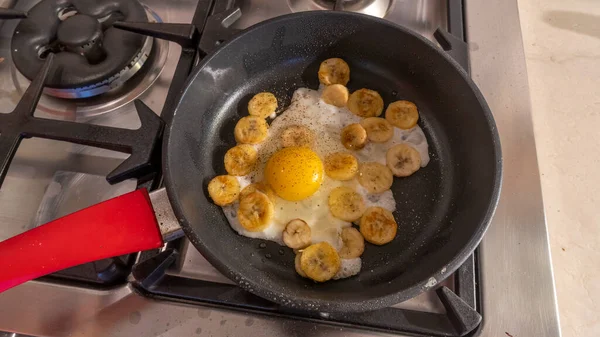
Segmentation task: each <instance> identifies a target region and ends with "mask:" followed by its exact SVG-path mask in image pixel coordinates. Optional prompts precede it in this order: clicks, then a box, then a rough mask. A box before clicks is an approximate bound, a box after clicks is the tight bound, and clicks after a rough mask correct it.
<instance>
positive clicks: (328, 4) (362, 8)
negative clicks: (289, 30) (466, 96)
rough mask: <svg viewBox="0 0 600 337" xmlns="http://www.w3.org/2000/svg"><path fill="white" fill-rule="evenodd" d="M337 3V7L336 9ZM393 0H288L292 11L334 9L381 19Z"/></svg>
mask: <svg viewBox="0 0 600 337" xmlns="http://www.w3.org/2000/svg"><path fill="white" fill-rule="evenodd" d="M336 2H337V7H336ZM392 2H393V0H337V1H335V0H288V4H289V6H290V8H291V9H292V11H294V12H302V11H310V10H330V9H334V7H335V8H336V9H339V10H344V11H348V12H357V13H363V14H368V15H373V16H376V17H380V18H383V17H384V16H385V15H386V14H387V12H388V9H389V8H390V6H391V5H392Z"/></svg>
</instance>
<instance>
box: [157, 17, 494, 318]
mask: <svg viewBox="0 0 600 337" xmlns="http://www.w3.org/2000/svg"><path fill="white" fill-rule="evenodd" d="M330 57H342V58H343V59H344V60H346V62H348V64H349V65H350V69H351V80H350V82H349V83H348V88H349V90H350V91H351V92H352V91H354V90H356V89H360V88H370V89H373V90H376V91H378V92H379V93H380V94H381V96H382V97H383V99H384V102H385V104H386V106H387V104H389V103H391V102H393V101H396V100H399V99H407V100H410V101H413V102H415V103H416V105H417V106H418V107H419V112H420V120H419V126H420V127H421V128H423V130H424V132H425V134H426V137H427V141H428V143H429V155H430V157H431V161H430V163H429V164H428V165H427V166H426V167H424V168H421V169H420V170H419V171H417V172H416V173H415V174H413V175H412V176H410V177H407V178H402V179H397V178H396V179H394V184H393V186H392V191H393V193H394V198H395V199H396V207H397V210H396V212H395V213H394V216H395V218H396V221H397V222H398V224H399V228H398V235H397V237H396V239H395V240H394V241H393V242H391V243H389V244H387V245H384V246H373V245H371V244H368V243H367V244H366V245H367V246H366V249H365V253H364V254H363V256H362V259H363V269H362V271H361V273H360V274H359V275H357V276H355V277H352V278H349V279H344V280H339V281H329V282H327V283H324V284H316V283H314V282H312V281H310V280H307V279H303V278H301V277H300V276H298V275H297V274H296V272H295V270H294V254H293V252H292V250H291V249H289V248H287V247H283V246H280V245H278V244H277V243H274V242H270V241H263V240H258V239H250V238H247V237H244V236H241V235H238V234H237V233H235V232H234V231H233V230H232V229H231V227H230V226H229V224H228V223H227V220H226V218H225V215H224V214H223V212H222V210H221V208H220V207H218V206H216V205H214V204H213V203H212V202H211V200H210V198H209V197H208V193H207V191H206V186H207V184H208V181H209V180H210V179H212V178H213V177H214V176H216V175H219V174H224V173H225V170H224V167H223V157H224V155H225V152H226V151H227V150H228V149H229V148H231V147H233V146H234V145H235V140H234V137H233V128H234V126H235V124H236V123H237V121H238V120H239V119H240V118H241V117H243V116H246V115H247V108H246V106H247V103H248V101H249V99H250V98H251V97H252V96H253V95H254V94H256V93H258V92H262V91H269V92H273V93H274V94H275V95H276V96H277V99H278V102H279V104H280V106H287V105H289V102H290V99H291V95H292V93H293V92H294V91H295V90H296V89H297V88H299V87H307V88H311V89H316V88H317V87H318V79H317V76H316V74H317V70H318V67H319V64H320V62H321V61H323V60H325V59H327V58H330ZM165 153H166V156H165V171H166V179H167V190H168V192H169V196H170V199H171V202H172V203H173V207H174V210H175V212H176V213H177V215H178V217H179V218H180V219H182V220H183V221H182V224H183V227H184V230H185V232H186V234H187V235H188V237H189V238H190V240H191V242H192V243H193V244H194V245H195V246H196V247H197V248H198V249H199V250H200V252H201V253H202V254H203V255H204V256H205V257H206V258H207V259H208V260H209V261H210V262H211V263H212V264H213V265H215V267H217V268H218V269H219V270H220V271H221V272H223V273H224V274H225V275H227V276H228V277H230V278H231V279H232V280H234V281H236V282H238V283H239V284H240V285H241V286H242V287H244V288H246V289H247V290H249V291H251V292H254V293H256V294H258V295H260V296H263V297H265V298H267V299H270V300H273V301H275V302H279V303H282V304H285V305H288V306H295V307H301V308H304V309H313V310H322V311H359V310H370V309H375V308H379V307H383V306H387V305H391V304H394V303H396V302H400V301H402V300H404V299H407V298H410V297H412V296H414V295H416V294H417V293H419V292H421V291H422V290H426V289H427V288H429V287H431V286H434V285H435V284H436V283H437V282H439V281H441V280H442V279H443V278H445V277H446V276H448V275H450V274H451V272H452V271H454V269H456V268H457V267H458V266H459V265H460V263H461V262H462V261H463V260H464V259H465V258H466V257H467V256H468V255H469V254H470V253H471V251H472V250H473V249H474V248H475V247H476V245H477V244H478V242H479V240H480V239H481V237H482V235H483V232H484V231H485V228H486V227H487V224H488V222H489V219H490V217H491V215H492V212H493V208H494V206H495V203H496V201H497V197H498V187H499V180H500V149H499V144H498V138H497V134H496V132H495V128H494V124H493V120H492V118H491V114H490V112H489V110H488V108H487V105H486V104H485V102H484V101H483V98H482V97H481V95H480V93H479V92H478V91H477V89H476V88H475V86H474V84H473V83H472V82H471V81H470V79H468V77H467V76H466V74H465V73H464V72H462V71H461V70H459V69H458V67H457V65H456V64H455V63H453V62H452V61H450V60H449V59H448V58H447V57H446V56H445V55H444V54H443V52H441V51H440V50H439V49H437V48H436V47H435V46H433V45H431V44H429V43H428V42H426V41H425V40H423V39H422V38H420V37H418V36H416V35H414V34H413V33H410V32H408V31H407V30H405V29H402V28H400V27H397V26H394V25H392V24H389V23H386V22H384V21H381V20H377V19H374V18H371V17H367V16H363V15H357V14H351V13H338V12H335V13H334V12H310V13H301V14H293V15H290V16H285V17H280V18H277V19H274V20H271V21H267V22H265V23H261V24H259V25H257V26H255V27H253V28H251V29H249V30H247V31H245V32H243V33H242V34H241V35H239V36H238V37H236V38H234V39H233V40H232V41H230V42H229V43H227V44H226V45H225V46H223V47H222V48H221V49H220V50H218V51H217V52H216V53H215V54H213V55H211V56H208V57H207V58H206V59H205V60H204V61H203V62H202V64H201V65H199V66H198V68H197V69H196V72H195V73H194V74H193V75H192V77H191V79H190V83H189V87H188V88H187V90H186V92H185V93H184V94H183V96H182V98H181V101H180V103H179V106H178V108H177V110H176V116H175V119H174V121H173V124H172V125H171V127H170V128H169V129H168V130H167V142H166V144H165Z"/></svg>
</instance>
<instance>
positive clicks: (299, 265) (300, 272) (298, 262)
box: [294, 252, 307, 277]
mask: <svg viewBox="0 0 600 337" xmlns="http://www.w3.org/2000/svg"><path fill="white" fill-rule="evenodd" d="M301 260H302V253H301V252H300V253H298V254H296V257H295V258H294V267H295V268H296V273H298V275H300V276H302V277H307V276H306V273H305V272H304V270H302V263H301Z"/></svg>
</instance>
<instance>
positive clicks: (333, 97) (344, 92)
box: [321, 84, 348, 107]
mask: <svg viewBox="0 0 600 337" xmlns="http://www.w3.org/2000/svg"><path fill="white" fill-rule="evenodd" d="M321 98H322V99H323V102H325V103H327V104H331V105H335V106H337V107H344V106H346V102H348V88H346V87H345V86H343V85H341V84H332V85H330V86H327V87H325V89H323V93H322V94H321Z"/></svg>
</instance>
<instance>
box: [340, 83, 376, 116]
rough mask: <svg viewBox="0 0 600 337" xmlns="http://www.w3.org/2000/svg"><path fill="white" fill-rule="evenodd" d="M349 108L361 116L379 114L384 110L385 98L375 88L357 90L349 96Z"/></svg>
mask: <svg viewBox="0 0 600 337" xmlns="http://www.w3.org/2000/svg"><path fill="white" fill-rule="evenodd" d="M348 110H350V111H352V113H353V114H355V115H357V116H360V117H376V116H379V115H381V112H383V98H381V96H380V95H379V93H378V92H377V91H375V90H370V89H359V90H356V91H355V92H353V93H352V95H350V98H348Z"/></svg>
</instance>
